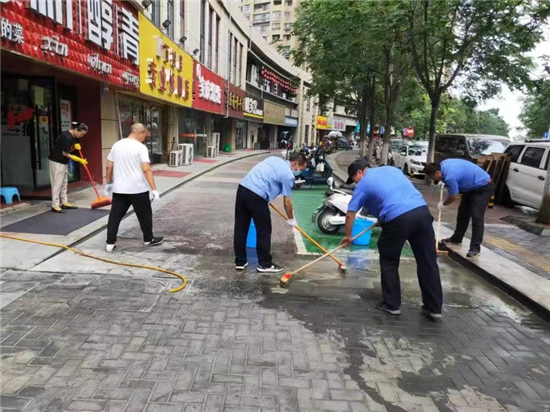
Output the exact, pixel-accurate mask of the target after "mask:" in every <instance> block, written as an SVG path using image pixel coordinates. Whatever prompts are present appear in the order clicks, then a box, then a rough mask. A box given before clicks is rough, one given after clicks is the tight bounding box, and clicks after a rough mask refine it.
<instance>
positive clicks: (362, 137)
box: [359, 86, 369, 156]
mask: <svg viewBox="0 0 550 412" xmlns="http://www.w3.org/2000/svg"><path fill="white" fill-rule="evenodd" d="M368 111H369V89H368V87H366V86H365V87H364V88H363V93H362V95H361V108H360V110H359V127H360V128H361V129H360V130H359V141H360V142H361V144H360V148H361V150H360V153H361V156H365V154H366V152H367V115H368Z"/></svg>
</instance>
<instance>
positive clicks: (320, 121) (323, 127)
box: [316, 116, 327, 130]
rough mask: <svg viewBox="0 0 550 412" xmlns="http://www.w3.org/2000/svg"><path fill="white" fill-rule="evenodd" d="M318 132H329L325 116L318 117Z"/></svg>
mask: <svg viewBox="0 0 550 412" xmlns="http://www.w3.org/2000/svg"><path fill="white" fill-rule="evenodd" d="M316 127H317V130H327V118H326V117H325V116H317V125H316Z"/></svg>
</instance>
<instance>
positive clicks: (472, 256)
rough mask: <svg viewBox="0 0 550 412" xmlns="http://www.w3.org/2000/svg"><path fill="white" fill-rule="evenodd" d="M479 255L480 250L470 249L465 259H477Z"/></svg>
mask: <svg viewBox="0 0 550 412" xmlns="http://www.w3.org/2000/svg"><path fill="white" fill-rule="evenodd" d="M480 253H481V250H479V249H470V250H469V251H468V253H466V257H467V258H470V259H475V258H477V257H479V255H480Z"/></svg>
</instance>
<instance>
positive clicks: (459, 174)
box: [424, 159, 494, 258]
mask: <svg viewBox="0 0 550 412" xmlns="http://www.w3.org/2000/svg"><path fill="white" fill-rule="evenodd" d="M424 173H426V175H427V176H429V177H430V178H432V179H433V180H434V181H435V182H440V181H443V182H444V183H445V186H447V188H448V190H449V195H448V196H447V198H446V199H445V200H444V201H443V202H439V203H438V205H437V208H438V209H439V210H442V209H445V208H446V207H447V206H449V205H450V204H452V203H453V202H454V201H455V200H456V199H457V197H458V194H459V193H461V194H462V200H461V201H460V206H459V207H458V215H457V217H456V228H455V232H454V234H453V235H452V236H451V237H450V238H448V239H443V240H442V242H444V243H453V244H461V243H462V239H463V238H464V235H465V233H466V230H468V224H469V223H470V218H471V219H472V240H471V241H470V250H469V251H468V254H467V255H466V256H467V257H469V258H476V257H478V256H479V254H480V252H481V242H482V241H483V230H484V226H485V223H484V219H485V210H486V209H487V205H488V203H489V200H490V199H491V196H492V195H493V193H494V185H493V183H492V182H491V177H490V176H489V174H488V173H487V172H486V171H485V170H483V169H482V168H481V167H479V166H478V165H476V164H474V163H472V162H469V161H468V160H463V159H447V160H443V161H442V162H441V164H439V163H430V164H428V165H426V167H425V168H424Z"/></svg>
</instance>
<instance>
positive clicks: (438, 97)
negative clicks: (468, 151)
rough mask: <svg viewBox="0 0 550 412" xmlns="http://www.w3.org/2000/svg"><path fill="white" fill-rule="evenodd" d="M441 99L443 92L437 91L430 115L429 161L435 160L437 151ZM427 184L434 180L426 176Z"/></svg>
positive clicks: (429, 184)
mask: <svg viewBox="0 0 550 412" xmlns="http://www.w3.org/2000/svg"><path fill="white" fill-rule="evenodd" d="M440 101H441V94H440V93H436V94H435V97H434V99H432V113H431V115H430V132H429V134H428V139H429V141H428V155H427V163H433V162H434V151H435V131H436V127H437V112H438V110H439V103H440ZM425 182H426V185H427V186H431V185H432V184H433V180H432V179H430V178H429V177H428V176H426V179H425Z"/></svg>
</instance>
